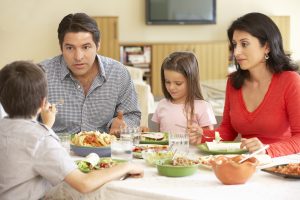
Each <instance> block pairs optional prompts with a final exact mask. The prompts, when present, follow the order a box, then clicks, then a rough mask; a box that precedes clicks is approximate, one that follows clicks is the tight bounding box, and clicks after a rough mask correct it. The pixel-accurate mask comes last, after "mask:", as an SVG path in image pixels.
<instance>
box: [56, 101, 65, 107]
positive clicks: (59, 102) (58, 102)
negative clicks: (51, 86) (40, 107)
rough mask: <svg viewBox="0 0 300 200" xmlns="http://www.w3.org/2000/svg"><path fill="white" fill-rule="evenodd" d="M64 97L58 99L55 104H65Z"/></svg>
mask: <svg viewBox="0 0 300 200" xmlns="http://www.w3.org/2000/svg"><path fill="white" fill-rule="evenodd" d="M64 102H65V101H64V99H60V100H58V101H57V102H56V103H55V105H56V106H61V105H63V104H64Z"/></svg>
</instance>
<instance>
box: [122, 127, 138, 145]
mask: <svg viewBox="0 0 300 200" xmlns="http://www.w3.org/2000/svg"><path fill="white" fill-rule="evenodd" d="M120 138H121V139H122V140H131V141H132V143H133V145H138V144H139V143H140V138H141V131H140V127H130V126H129V127H125V128H121V130H120Z"/></svg>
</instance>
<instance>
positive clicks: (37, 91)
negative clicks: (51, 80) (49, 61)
mask: <svg viewBox="0 0 300 200" xmlns="http://www.w3.org/2000/svg"><path fill="white" fill-rule="evenodd" d="M47 93H48V90H47V80H46V77H45V74H44V72H43V70H42V68H41V67H39V66H38V65H36V64H34V63H32V62H30V61H15V62H12V63H10V64H8V65H6V66H5V67H4V68H2V69H1V71H0V102H1V104H2V106H3V108H4V110H5V112H6V113H7V114H8V116H9V117H10V118H32V117H34V116H35V115H36V114H37V111H38V109H39V108H40V106H41V103H42V100H43V99H44V98H45V97H46V96H47Z"/></svg>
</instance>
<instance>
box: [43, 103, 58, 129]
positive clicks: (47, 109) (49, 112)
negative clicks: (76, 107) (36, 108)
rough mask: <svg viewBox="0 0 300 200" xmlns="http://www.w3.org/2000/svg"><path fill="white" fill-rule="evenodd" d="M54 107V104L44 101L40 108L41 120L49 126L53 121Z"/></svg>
mask: <svg viewBox="0 0 300 200" xmlns="http://www.w3.org/2000/svg"><path fill="white" fill-rule="evenodd" d="M55 115H56V107H55V104H52V105H50V103H46V104H45V105H44V106H43V107H42V110H41V118H42V122H43V123H44V124H45V125H47V126H48V127H49V128H51V127H52V126H53V124H54V122H55Z"/></svg>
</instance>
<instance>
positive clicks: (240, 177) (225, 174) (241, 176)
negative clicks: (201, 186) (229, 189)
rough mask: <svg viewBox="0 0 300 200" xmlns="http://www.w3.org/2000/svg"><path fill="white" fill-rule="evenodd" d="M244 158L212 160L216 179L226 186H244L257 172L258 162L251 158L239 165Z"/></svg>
mask: <svg viewBox="0 0 300 200" xmlns="http://www.w3.org/2000/svg"><path fill="white" fill-rule="evenodd" d="M243 158H244V156H241V155H239V156H234V157H232V158H230V157H227V156H219V157H217V158H216V159H214V160H212V168H213V171H214V173H215V175H216V177H217V178H218V179H219V180H220V181H221V182H222V183H223V184H225V185H235V184H244V183H245V182H247V180H248V179H249V178H250V177H251V176H252V175H253V173H254V172H255V171H256V166H257V165H258V160H257V159H256V158H255V157H251V158H249V159H247V160H246V161H244V162H242V163H239V161H240V160H241V159H243Z"/></svg>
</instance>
